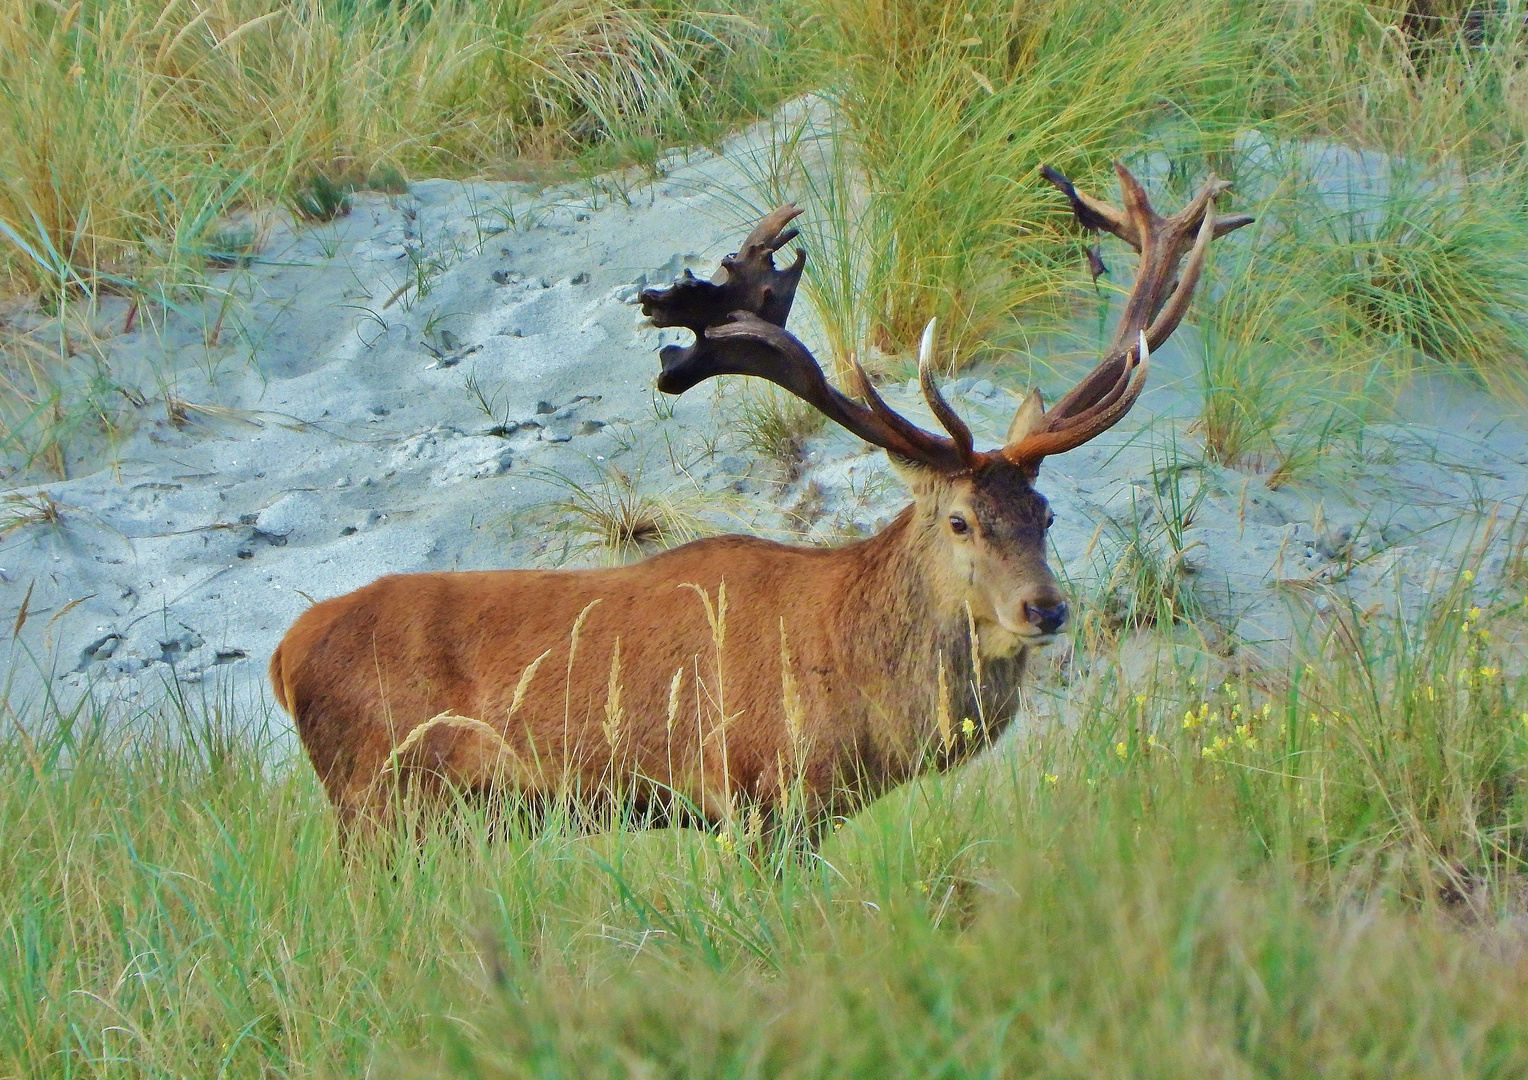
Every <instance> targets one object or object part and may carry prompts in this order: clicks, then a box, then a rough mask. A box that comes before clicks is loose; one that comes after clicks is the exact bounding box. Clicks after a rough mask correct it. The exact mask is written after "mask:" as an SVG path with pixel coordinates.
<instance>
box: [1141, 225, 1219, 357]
mask: <svg viewBox="0 0 1528 1080" xmlns="http://www.w3.org/2000/svg"><path fill="white" fill-rule="evenodd" d="M1214 237H1215V204H1214V203H1213V202H1211V203H1209V204H1208V205H1207V206H1206V207H1205V209H1204V219H1203V221H1202V222H1201V223H1200V225H1199V235H1198V236H1197V237H1196V238H1195V240H1194V249H1193V250H1192V251H1191V252H1189V256H1188V264H1187V265H1186V266H1184V268H1183V273H1182V274H1181V275H1180V276H1179V277H1178V284H1177V286H1176V287H1175V288H1174V289H1173V291H1172V295H1171V296H1169V297H1168V298H1167V303H1165V304H1163V305H1162V309H1161V310H1160V311H1158V312H1157V317H1156V318H1155V319H1153V320H1152V321H1151V326H1150V327H1149V328H1148V329H1147V330H1146V339H1147V340H1148V341H1150V342H1151V344H1152V346H1153V347H1156V346H1159V345H1161V344H1162V342H1164V341H1166V340H1167V339H1168V338H1169V337H1171V336H1172V332H1173V331H1174V330H1176V329H1178V324H1179V323H1180V322H1182V321H1183V316H1184V315H1185V314H1187V312H1188V304H1189V301H1190V300H1192V299H1193V297H1194V289H1195V287H1196V286H1198V284H1199V275H1200V274H1201V273H1202V272H1203V271H1204V260H1205V258H1206V257H1207V256H1208V255H1209V253H1210V241H1211V240H1212V239H1214Z"/></svg>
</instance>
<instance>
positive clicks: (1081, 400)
mask: <svg viewBox="0 0 1528 1080" xmlns="http://www.w3.org/2000/svg"><path fill="white" fill-rule="evenodd" d="M1114 170H1115V172H1116V173H1118V174H1119V181H1120V193H1121V195H1122V196H1123V197H1124V204H1125V207H1124V209H1123V210H1119V209H1116V208H1115V207H1113V206H1110V205H1109V204H1108V203H1106V202H1103V201H1101V200H1099V199H1094V198H1092V197H1090V196H1087V195H1083V194H1081V193H1080V192H1078V191H1077V189H1076V188H1075V187H1073V186H1072V183H1071V181H1069V180H1068V179H1067V178H1066V177H1065V176H1062V175H1061V173H1059V172H1057V171H1056V170H1055V169H1052V168H1051V167H1050V166H1046V167H1045V168H1044V169H1042V170H1041V173H1042V174H1043V175H1044V176H1045V178H1046V179H1047V180H1049V181H1050V182H1051V183H1053V184H1055V185H1056V186H1057V187H1058V188H1060V189H1061V191H1062V193H1063V194H1065V195H1066V197H1067V199H1068V201H1070V202H1071V204H1072V212H1073V213H1074V214H1075V215H1076V217H1077V221H1078V223H1079V224H1080V225H1082V226H1083V228H1086V229H1090V230H1099V229H1102V230H1104V231H1106V232H1111V233H1113V234H1114V235H1115V236H1118V237H1119V238H1120V239H1121V240H1123V241H1125V242H1126V243H1127V244H1129V245H1130V246H1131V247H1133V248H1135V250H1136V251H1138V252H1140V254H1141V263H1140V268H1139V270H1137V272H1136V277H1135V286H1134V287H1133V288H1132V289H1131V290H1130V296H1129V298H1128V299H1127V300H1126V301H1125V310H1124V314H1123V315H1122V316H1121V318H1120V324H1119V328H1118V329H1117V330H1116V331H1115V333H1114V340H1113V342H1112V343H1111V344H1110V346H1109V349H1108V351H1107V352H1106V353H1105V354H1104V358H1103V360H1102V361H1101V362H1100V363H1099V365H1098V366H1097V367H1095V368H1094V369H1093V370H1092V371H1091V372H1089V373H1088V374H1087V376H1086V377H1084V378H1083V379H1082V381H1081V382H1079V383H1078V384H1077V385H1076V386H1074V387H1073V388H1072V389H1071V390H1069V391H1068V392H1067V393H1066V394H1065V395H1064V396H1063V397H1062V398H1061V400H1060V401H1058V402H1056V404H1055V405H1054V406H1052V407H1051V408H1050V409H1046V408H1045V407H1044V403H1043V401H1042V400H1041V398H1040V393H1039V391H1038V390H1035V391H1033V392H1031V394H1030V396H1029V399H1028V400H1026V401H1025V403H1024V407H1023V408H1021V409H1020V410H1019V414H1018V415H1017V416H1015V417H1014V423H1013V426H1012V427H1011V428H1010V429H1009V433H1008V445H1006V446H1004V447H1003V449H1002V450H1001V451H1000V453H1001V454H1002V456H1003V457H1004V458H1005V459H1006V460H1008V461H1009V462H1012V463H1013V464H1015V465H1025V466H1030V467H1033V466H1036V465H1038V464H1039V463H1040V461H1041V460H1042V459H1043V458H1045V457H1047V456H1049V455H1051V454H1059V453H1062V452H1063V451H1066V450H1071V449H1073V448H1075V447H1078V446H1081V445H1082V444H1083V443H1085V442H1087V441H1088V440H1089V439H1092V438H1095V437H1096V436H1098V435H1100V434H1102V433H1103V432H1105V431H1107V430H1108V429H1109V428H1111V427H1113V426H1114V425H1115V424H1117V423H1119V421H1120V419H1121V418H1122V417H1123V416H1124V415H1125V413H1127V412H1129V411H1130V407H1131V406H1132V405H1134V404H1135V401H1136V398H1138V397H1140V395H1141V390H1142V389H1143V388H1144V387H1145V385H1146V369H1147V362H1148V360H1149V359H1150V352H1151V350H1152V349H1155V348H1158V347H1159V346H1161V344H1162V343H1163V342H1164V341H1166V340H1167V339H1168V337H1170V336H1171V335H1172V332H1173V331H1174V330H1176V329H1177V328H1178V323H1180V322H1181V321H1182V320H1183V316H1184V314H1185V313H1186V312H1187V311H1188V304H1189V300H1190V299H1191V298H1192V297H1193V295H1194V288H1195V286H1197V285H1198V284H1199V275H1200V274H1201V273H1202V272H1203V270H1204V261H1205V257H1206V256H1207V255H1208V254H1209V250H1210V241H1211V240H1213V239H1214V238H1215V237H1217V236H1224V235H1225V234H1226V233H1229V232H1232V231H1233V230H1236V229H1239V228H1241V227H1242V226H1243V225H1248V224H1251V222H1252V220H1253V219H1252V218H1251V217H1249V216H1247V215H1245V214H1238V215H1235V216H1232V217H1226V218H1217V217H1216V216H1215V200H1216V199H1218V198H1219V197H1220V196H1221V195H1222V194H1223V193H1224V192H1225V191H1226V190H1228V189H1229V188H1230V186H1231V185H1230V183H1229V182H1228V181H1225V180H1219V179H1216V178H1215V177H1213V176H1212V177H1210V179H1209V180H1207V181H1206V182H1205V185H1204V187H1202V188H1200V189H1199V194H1198V195H1196V196H1194V198H1193V200H1192V201H1191V202H1190V203H1189V204H1188V205H1187V206H1185V207H1184V208H1183V209H1182V210H1180V211H1178V213H1176V214H1174V215H1172V216H1171V217H1167V218H1164V217H1161V216H1160V215H1158V214H1157V213H1156V211H1154V210H1153V209H1152V208H1151V203H1150V201H1149V200H1148V199H1147V198H1146V192H1145V190H1144V189H1143V188H1142V187H1141V185H1140V182H1139V181H1137V180H1136V178H1135V177H1134V176H1132V175H1131V174H1130V170H1128V169H1126V168H1125V166H1124V165H1122V164H1120V163H1118V162H1116V163H1115V166H1114ZM1190 249H1192V250H1190ZM1185 253H1187V254H1188V256H1189V259H1188V264H1187V265H1186V266H1185V267H1184V268H1183V273H1182V275H1181V276H1175V275H1177V270H1178V264H1179V262H1180V261H1182V259H1183V256H1184V254H1185Z"/></svg>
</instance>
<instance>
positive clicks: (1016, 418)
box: [1003, 386, 1045, 446]
mask: <svg viewBox="0 0 1528 1080" xmlns="http://www.w3.org/2000/svg"><path fill="white" fill-rule="evenodd" d="M1044 415H1045V399H1044V398H1042V397H1041V396H1040V388H1039V387H1038V386H1036V387H1034V388H1033V389H1031V390H1030V391H1029V396H1027V397H1026V398H1025V399H1024V404H1022V405H1020V406H1019V411H1018V412H1016V413H1014V414H1013V422H1012V423H1010V424H1009V425H1008V436H1007V438H1005V439H1004V440H1003V441H1004V442H1006V443H1007V444H1008V445H1009V446H1012V445H1013V444H1014V443H1016V442H1020V441H1021V440H1022V439H1023V438H1024V436H1026V435H1028V434H1029V433H1030V432H1032V431H1034V430H1035V426H1036V425H1037V424H1039V422H1040V418H1041V417H1042V416H1044Z"/></svg>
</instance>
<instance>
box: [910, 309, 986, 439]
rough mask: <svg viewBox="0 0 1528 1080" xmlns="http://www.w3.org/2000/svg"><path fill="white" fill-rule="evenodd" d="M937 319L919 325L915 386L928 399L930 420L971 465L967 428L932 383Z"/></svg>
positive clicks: (968, 429)
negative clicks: (931, 416)
mask: <svg viewBox="0 0 1528 1080" xmlns="http://www.w3.org/2000/svg"><path fill="white" fill-rule="evenodd" d="M938 331H939V320H938V319H930V320H929V321H928V325H927V326H925V327H924V328H923V340H922V341H921V342H919V344H918V386H919V387H920V388H921V389H922V390H923V400H924V401H926V402H928V407H929V411H930V412H932V413H933V414H934V419H936V420H938V421H939V424H940V426H941V427H943V428H944V430H946V431H948V432H949V433H950V439H951V440H952V441H953V442H954V443H955V448H956V449H957V450H959V451H960V456H961V457H962V458H964V459H965V461H966V463H967V465H968V466H969V465H971V464H974V461H975V455H974V454H973V452H972V447H973V446H974V445H975V443H974V440H973V439H972V438H971V429H970V428H969V427H967V426H966V422H965V421H964V420H962V419H961V418H960V416H959V414H957V413H956V412H955V410H954V409H952V408H950V403H949V402H947V401H945V400H944V396H943V395H942V394H940V393H939V387H937V386H935V385H934V341H935V339H936V338H937V336H938Z"/></svg>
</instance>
